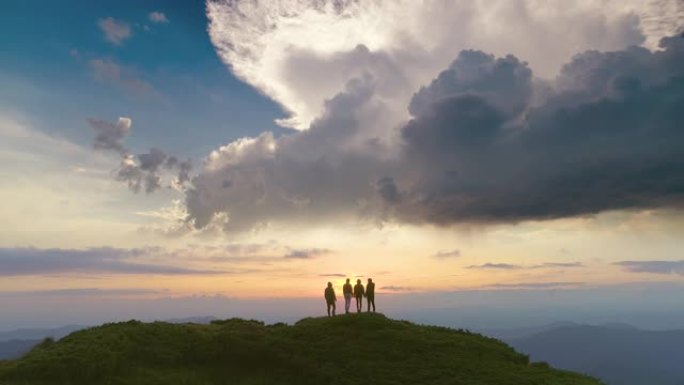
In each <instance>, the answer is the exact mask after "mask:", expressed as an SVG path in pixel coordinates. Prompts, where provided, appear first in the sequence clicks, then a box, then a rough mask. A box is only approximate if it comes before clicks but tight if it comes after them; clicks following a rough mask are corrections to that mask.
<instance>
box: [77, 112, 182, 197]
mask: <svg viewBox="0 0 684 385" xmlns="http://www.w3.org/2000/svg"><path fill="white" fill-rule="evenodd" d="M87 122H88V124H89V125H90V127H91V128H92V129H93V130H94V131H95V134H96V135H95V139H94V142H93V146H94V147H95V148H96V149H101V150H113V151H116V152H117V153H119V154H120V155H121V163H120V165H119V167H118V168H117V169H116V170H115V173H114V174H115V178H116V179H117V180H118V181H121V182H124V183H126V184H128V187H129V188H130V189H131V190H132V191H133V192H136V193H137V192H140V191H141V190H144V191H145V192H146V193H148V194H149V193H152V192H154V191H156V190H158V189H160V188H161V187H162V184H161V182H162V177H161V175H160V173H161V172H162V170H166V171H174V170H176V172H177V177H176V178H175V180H173V181H171V185H170V186H171V187H176V188H178V189H183V188H184V185H185V183H187V182H188V181H189V180H190V175H189V174H190V171H191V170H192V163H191V161H190V160H189V159H188V160H185V161H179V160H178V158H176V157H175V156H168V155H167V154H166V153H165V152H164V151H162V150H160V149H158V148H154V147H153V148H150V150H149V152H147V153H142V154H138V155H132V154H130V153H129V149H128V148H127V147H126V146H125V144H124V142H125V139H126V137H127V136H128V134H129V133H130V131H131V125H132V123H133V122H132V120H131V119H130V118H126V117H120V118H119V120H118V121H117V122H116V123H110V122H107V121H104V120H98V119H93V118H88V119H87Z"/></svg>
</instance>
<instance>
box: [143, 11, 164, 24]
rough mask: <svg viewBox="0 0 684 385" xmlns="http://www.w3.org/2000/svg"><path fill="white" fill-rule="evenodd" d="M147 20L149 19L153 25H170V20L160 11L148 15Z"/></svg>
mask: <svg viewBox="0 0 684 385" xmlns="http://www.w3.org/2000/svg"><path fill="white" fill-rule="evenodd" d="M147 18H149V19H150V21H151V22H153V23H162V24H163V23H169V19H167V18H166V15H165V14H164V13H163V12H159V11H155V12H150V13H149V14H148V15H147Z"/></svg>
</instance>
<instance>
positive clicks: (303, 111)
mask: <svg viewBox="0 0 684 385" xmlns="http://www.w3.org/2000/svg"><path fill="white" fill-rule="evenodd" d="M564 4H565V6H564V7H563V9H559V8H558V7H556V6H554V5H553V4H550V3H546V2H543V1H539V0H519V1H513V2H511V1H508V0H488V1H484V0H476V1H452V2H447V3H445V2H444V1H442V0H427V1H420V2H416V1H413V0H396V1H319V0H291V1H287V2H285V3H283V2H277V1H270V2H269V1H259V2H255V1H231V0H210V1H208V2H207V17H208V19H209V22H210V23H209V35H210V37H211V41H212V43H213V44H214V46H215V47H216V50H217V52H218V54H219V56H220V57H221V59H222V60H223V61H224V62H225V63H226V65H227V66H228V67H230V68H231V69H232V71H233V72H234V73H235V74H236V75H237V76H238V77H240V78H241V79H243V80H245V81H246V82H247V83H249V84H252V85H253V86H254V87H256V88H258V89H259V90H261V91H262V92H264V93H265V94H266V95H268V96H270V97H271V98H272V99H274V100H275V101H277V102H278V103H280V104H282V105H283V106H284V108H285V110H287V111H288V112H290V116H289V117H288V118H286V119H282V120H280V121H279V122H280V123H281V124H283V125H285V126H288V127H294V128H297V129H307V128H308V127H309V124H310V123H311V122H312V121H313V120H314V119H315V117H316V116H317V115H318V114H319V112H320V111H321V109H322V107H323V104H324V100H326V99H327V98H329V97H330V96H331V95H334V94H336V93H338V92H339V91H340V90H341V89H342V88H343V87H344V84H346V82H347V81H349V79H351V78H354V77H358V76H359V75H360V74H362V73H364V72H366V73H369V74H371V75H372V76H374V77H382V76H384V75H383V73H384V74H385V75H387V76H386V77H391V78H392V79H387V80H386V81H383V84H386V87H384V86H383V88H385V89H386V92H385V93H384V96H386V97H388V98H391V99H393V100H395V101H396V102H397V103H399V105H401V106H405V105H406V104H407V102H408V100H409V99H410V97H411V93H412V91H413V90H414V89H415V88H416V87H418V86H420V85H421V84H424V83H425V81H427V80H429V78H430V77H431V76H432V75H433V74H434V72H435V71H437V70H439V69H440V68H444V67H445V66H446V65H448V63H449V62H450V61H451V60H452V59H453V58H454V57H455V56H456V54H457V53H458V52H459V51H461V50H463V49H469V48H473V47H475V48H478V49H481V50H484V51H487V52H493V53H495V54H497V55H505V54H508V53H511V54H514V55H516V56H518V57H524V58H526V60H528V61H529V62H530V64H531V67H532V68H533V69H534V70H535V72H537V73H538V74H543V76H545V77H552V76H554V75H555V74H556V72H557V71H558V69H559V68H560V67H561V65H562V64H563V63H564V62H565V61H566V60H567V59H568V58H570V57H571V56H572V55H573V54H575V53H576V52H578V51H582V50H587V49H597V50H615V49H622V48H624V47H626V46H628V45H632V44H641V43H642V42H644V41H645V42H646V43H647V44H649V47H655V46H656V45H657V42H658V41H659V39H660V38H661V37H663V36H668V35H671V34H673V33H675V32H676V28H678V27H680V25H674V24H677V21H673V19H674V20H676V17H677V16H676V15H680V16H681V15H682V11H681V9H680V7H679V6H678V0H659V1H657V2H644V1H641V0H626V1H625V0H607V1H601V2H591V1H583V0H573V1H568V2H565V3H564ZM668 19H669V20H670V22H664V21H665V20H668ZM679 20H680V21H681V18H680V19H679ZM678 24H681V22H679V23H678ZM640 27H642V28H641V29H640ZM644 33H645V36H644ZM360 46H362V47H365V50H363V49H362V50H358V47H360Z"/></svg>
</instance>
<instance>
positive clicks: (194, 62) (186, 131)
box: [0, 1, 283, 158]
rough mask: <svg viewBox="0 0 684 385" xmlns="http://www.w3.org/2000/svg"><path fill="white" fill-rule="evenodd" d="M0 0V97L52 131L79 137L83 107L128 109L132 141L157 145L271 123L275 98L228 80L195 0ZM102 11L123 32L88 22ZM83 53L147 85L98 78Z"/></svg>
mask: <svg viewBox="0 0 684 385" xmlns="http://www.w3.org/2000/svg"><path fill="white" fill-rule="evenodd" d="M3 7H4V11H3V16H2V24H1V25H0V33H1V34H2V35H3V36H5V38H4V42H3V49H2V51H0V60H2V62H3V73H2V76H3V83H4V84H5V85H6V86H5V87H6V88H5V89H6V91H7V92H3V93H2V95H0V97H1V98H2V99H1V102H2V105H3V107H4V108H8V107H9V108H14V109H17V110H20V111H22V112H24V113H26V114H30V115H31V118H32V120H35V121H37V122H38V123H39V124H41V126H43V127H45V129H46V131H48V132H50V133H51V134H53V135H63V136H65V137H67V138H68V139H70V140H73V141H75V142H77V143H83V144H87V143H88V142H89V141H90V138H89V135H88V134H89V128H88V127H87V124H86V122H85V119H86V118H87V117H95V118H101V119H109V120H114V119H115V118H116V117H118V116H130V117H131V118H133V119H134V122H135V123H134V125H135V126H134V127H135V128H134V130H133V132H132V135H131V138H130V143H131V146H132V147H133V148H134V149H135V150H137V151H144V150H147V147H150V146H158V147H161V148H164V149H166V150H168V151H171V152H174V153H176V154H178V155H179V156H185V157H188V156H190V157H194V158H197V157H202V156H204V155H205V154H206V153H207V152H208V151H209V150H210V149H212V148H213V147H214V146H215V144H216V143H223V142H226V143H227V142H230V141H232V140H234V139H236V138H238V137H242V136H251V135H254V134H257V133H258V132H261V131H263V130H276V131H277V130H278V127H277V126H276V125H275V124H274V123H273V120H274V119H276V118H278V117H282V116H283V112H282V110H281V109H280V108H279V107H278V105H277V104H275V103H273V102H272V101H270V100H269V99H268V98H266V97H264V96H262V95H261V94H260V93H259V92H258V91H256V90H255V89H254V88H253V87H251V86H249V85H246V84H244V83H243V82H241V81H239V80H237V79H236V78H235V77H234V76H233V75H232V74H231V72H230V71H228V70H227V68H226V67H225V65H224V64H223V63H221V61H220V60H219V58H218V57H217V55H216V52H215V50H214V47H213V46H212V44H211V42H210V41H209V37H208V35H207V31H206V29H207V17H206V14H205V12H204V5H203V4H202V2H189V1H141V2H135V3H133V2H121V1H98V2H91V1H74V2H48V3H46V2H41V1H10V2H8V3H5V4H4V5H3ZM155 11H159V12H163V14H164V15H166V17H167V19H168V20H169V22H168V23H166V22H165V23H155V22H152V21H151V20H150V19H149V17H148V15H149V13H151V12H155ZM106 18H113V19H114V20H116V21H118V22H121V23H125V24H127V25H128V26H129V27H130V31H131V32H130V37H128V38H125V39H123V41H122V42H121V43H120V44H113V43H111V42H109V41H107V40H106V37H105V34H104V33H103V31H102V30H101V29H100V28H99V26H98V20H102V19H106ZM93 60H104V61H106V62H107V63H112V64H114V65H117V66H119V67H120V68H121V71H122V78H123V80H136V79H137V80H139V81H140V82H144V83H145V84H147V85H149V88H150V89H149V90H148V91H144V92H141V91H136V90H134V89H131V88H127V87H126V86H123V85H121V84H120V83H121V80H112V79H109V80H108V79H99V78H98V75H97V73H96V71H95V70H94V69H93V68H92V65H91V64H90V62H91V61H93Z"/></svg>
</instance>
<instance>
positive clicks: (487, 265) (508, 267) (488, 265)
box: [467, 262, 523, 270]
mask: <svg viewBox="0 0 684 385" xmlns="http://www.w3.org/2000/svg"><path fill="white" fill-rule="evenodd" d="M467 268H468V269H494V270H518V269H522V268H523V267H522V266H521V265H514V264H510V263H491V262H487V263H485V264H482V265H471V266H468V267H467Z"/></svg>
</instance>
